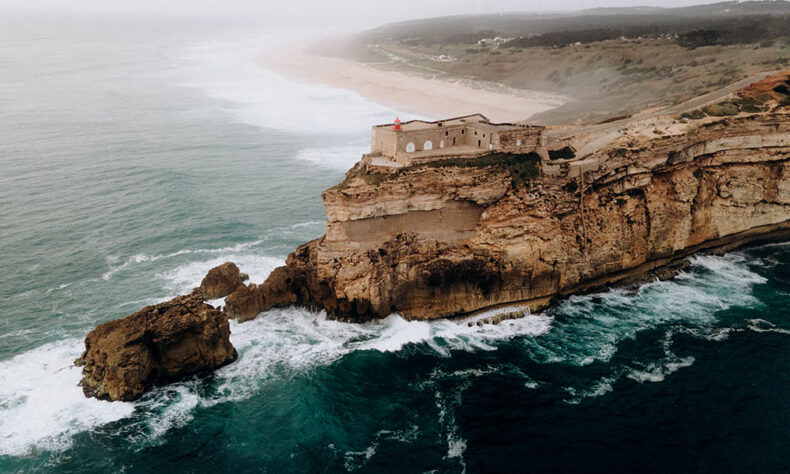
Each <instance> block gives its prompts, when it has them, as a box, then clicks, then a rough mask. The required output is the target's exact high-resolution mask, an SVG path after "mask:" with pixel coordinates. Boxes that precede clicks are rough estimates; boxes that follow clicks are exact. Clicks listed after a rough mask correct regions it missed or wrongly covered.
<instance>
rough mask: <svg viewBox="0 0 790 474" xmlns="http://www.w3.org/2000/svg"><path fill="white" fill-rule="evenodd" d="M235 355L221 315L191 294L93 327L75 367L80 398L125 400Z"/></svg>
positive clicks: (198, 371)
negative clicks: (79, 370) (79, 368)
mask: <svg viewBox="0 0 790 474" xmlns="http://www.w3.org/2000/svg"><path fill="white" fill-rule="evenodd" d="M234 266H235V265H234ZM236 357H237V355H236V350H235V349H234V348H233V345H232V344H231V343H230V327H229V325H228V318H227V315H226V314H225V313H223V312H221V311H219V310H217V309H214V308H213V307H212V306H210V305H208V304H206V303H204V302H203V297H202V295H201V294H200V292H199V291H194V292H192V293H191V294H189V295H185V296H179V297H176V298H175V299H173V300H171V301H168V302H166V303H161V304H158V305H155V306H147V307H145V308H143V309H142V310H140V311H138V312H136V313H134V314H132V315H130V316H127V317H125V318H122V319H116V320H114V321H109V322H107V323H104V324H101V325H99V326H98V327H97V328H96V329H94V330H93V331H91V332H90V333H89V334H88V336H87V337H86V338H85V352H84V353H83V355H82V356H81V357H80V359H78V360H77V361H76V363H77V365H82V366H83V369H82V375H83V376H82V381H81V382H80V385H81V386H82V389H83V392H84V393H85V396H87V397H96V398H99V399H101V400H123V401H131V400H135V399H137V398H139V397H140V396H141V395H142V394H143V392H145V391H146V390H147V389H148V388H150V387H151V386H153V385H155V384H161V383H167V382H172V381H175V380H178V379H180V378H183V377H186V376H189V375H192V374H197V373H200V372H204V371H207V370H213V369H216V368H218V367H221V366H223V365H225V364H228V363H230V362H233V361H234V360H236Z"/></svg>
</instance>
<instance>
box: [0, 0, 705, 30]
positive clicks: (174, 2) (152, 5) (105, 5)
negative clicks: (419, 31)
mask: <svg viewBox="0 0 790 474" xmlns="http://www.w3.org/2000/svg"><path fill="white" fill-rule="evenodd" d="M701 3H715V1H706V0H0V9H4V8H5V9H15V10H44V11H70V12H82V11H115V12H130V13H132V12H133V13H168V14H173V13H176V14H178V13H183V14H198V15H222V16H235V15H239V16H242V15H245V16H255V17H261V18H277V19H281V20H284V21H300V20H301V21H304V22H305V23H327V24H328V23H343V24H353V23H356V24H357V25H358V26H360V27H365V26H375V25H379V24H383V23H389V22H393V21H400V20H406V19H413V18H426V17H435V16H447V15H461V14H474V13H500V12H508V11H534V12H538V11H539V10H540V11H543V12H549V11H568V10H579V9H584V8H595V7H624V6H641V5H652V6H661V7H677V6H686V5H694V4H701Z"/></svg>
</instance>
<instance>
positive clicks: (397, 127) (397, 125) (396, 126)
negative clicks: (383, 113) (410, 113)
mask: <svg viewBox="0 0 790 474" xmlns="http://www.w3.org/2000/svg"><path fill="white" fill-rule="evenodd" d="M392 129H393V130H395V131H396V132H400V130H401V128H400V119H399V118H398V117H395V121H394V122H393V123H392Z"/></svg>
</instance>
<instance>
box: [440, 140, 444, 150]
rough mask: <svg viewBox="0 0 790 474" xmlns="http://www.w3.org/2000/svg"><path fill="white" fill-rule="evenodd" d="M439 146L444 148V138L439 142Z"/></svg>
mask: <svg viewBox="0 0 790 474" xmlns="http://www.w3.org/2000/svg"><path fill="white" fill-rule="evenodd" d="M439 148H444V140H442V141H440V142H439Z"/></svg>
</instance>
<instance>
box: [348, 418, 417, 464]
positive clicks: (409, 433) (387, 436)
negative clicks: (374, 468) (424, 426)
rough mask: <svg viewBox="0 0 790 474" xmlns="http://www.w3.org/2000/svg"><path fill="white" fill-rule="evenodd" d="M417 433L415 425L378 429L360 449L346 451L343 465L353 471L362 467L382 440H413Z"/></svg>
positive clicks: (405, 441) (404, 441)
mask: <svg viewBox="0 0 790 474" xmlns="http://www.w3.org/2000/svg"><path fill="white" fill-rule="evenodd" d="M417 433H419V427H418V426H417V425H411V427H409V429H407V430H396V431H392V430H380V431H378V432H377V433H376V436H375V438H374V439H373V441H372V442H371V443H370V445H368V446H367V447H366V448H365V449H364V450H362V451H346V453H344V455H343V457H344V458H345V462H344V466H345V468H346V471H349V472H350V471H355V470H357V469H360V468H362V467H363V466H364V465H365V464H367V462H368V461H369V460H370V459H371V458H372V457H373V456H374V455H375V454H376V450H377V449H378V448H379V445H380V444H381V442H382V441H384V440H394V441H400V442H403V443H408V442H411V441H414V440H415V439H416V438H417Z"/></svg>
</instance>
